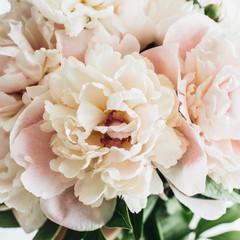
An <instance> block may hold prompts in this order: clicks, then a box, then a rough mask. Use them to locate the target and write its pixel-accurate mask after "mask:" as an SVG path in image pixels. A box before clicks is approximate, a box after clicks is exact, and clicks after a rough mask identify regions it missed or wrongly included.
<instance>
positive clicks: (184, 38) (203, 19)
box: [163, 13, 216, 59]
mask: <svg viewBox="0 0 240 240" xmlns="http://www.w3.org/2000/svg"><path fill="white" fill-rule="evenodd" d="M215 24H216V23H215V22H214V21H213V20H211V19H210V18H209V17H207V16H205V15H203V14H200V13H196V14H192V15H188V16H185V17H183V18H180V19H179V20H178V21H176V22H175V23H174V24H173V25H171V26H170V27H169V29H168V31H167V33H166V35H165V38H164V41H163V43H164V44H166V43H179V52H180V56H181V57H182V58H183V59H185V57H186V52H188V51H190V50H191V49H192V48H194V47H195V46H196V45H197V44H198V43H199V42H200V41H201V39H202V37H203V36H204V35H205V34H206V32H207V31H208V30H209V28H210V27H212V26H214V25H215Z"/></svg>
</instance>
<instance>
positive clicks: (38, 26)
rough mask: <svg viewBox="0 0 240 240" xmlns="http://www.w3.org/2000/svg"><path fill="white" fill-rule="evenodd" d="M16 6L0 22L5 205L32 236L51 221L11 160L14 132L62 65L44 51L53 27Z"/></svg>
mask: <svg viewBox="0 0 240 240" xmlns="http://www.w3.org/2000/svg"><path fill="white" fill-rule="evenodd" d="M11 5H12V6H11V11H10V12H8V13H6V14H4V15H2V16H1V18H0V24H1V29H0V142H1V151H0V152H1V153H0V202H1V203H4V204H5V205H6V206H7V207H8V208H12V209H13V213H14V215H15V217H16V219H17V220H18V222H19V224H20V225H21V226H22V227H23V228H24V230H25V231H26V232H31V231H33V230H35V229H37V228H39V227H40V226H41V225H42V224H43V223H44V221H45V220H46V217H45V216H44V214H43V212H42V211H41V209H40V203H39V198H36V197H35V196H34V195H32V194H31V193H30V192H28V191H27V190H26V189H25V188H24V186H23V184H22V182H21V179H20V177H21V174H22V172H23V171H24V169H23V168H22V167H21V166H19V165H18V164H17V163H16V162H15V161H14V160H13V159H12V157H11V153H10V149H9V132H10V131H11V130H12V128H13V126H14V125H15V122H16V120H17V118H18V117H19V115H20V114H21V112H22V111H23V110H24V108H25V107H26V105H28V104H29V103H30V102H31V100H32V99H33V98H34V97H35V96H36V95H38V94H39V92H43V91H45V90H46V89H47V85H46V84H40V82H41V79H42V77H43V76H44V75H45V74H47V73H48V72H50V71H51V70H53V69H55V68H56V67H57V66H58V65H59V54H58V53H57V51H56V50H46V49H45V48H47V49H49V48H52V47H53V43H52V42H51V38H52V36H53V24H51V23H48V22H46V21H45V20H44V18H43V17H42V16H41V15H40V13H39V12H38V11H37V9H35V8H32V7H31V5H30V4H29V3H27V2H18V1H11ZM38 84H40V85H42V86H37V85H38ZM44 85H46V86H44Z"/></svg>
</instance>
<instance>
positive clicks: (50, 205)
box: [41, 188, 116, 231]
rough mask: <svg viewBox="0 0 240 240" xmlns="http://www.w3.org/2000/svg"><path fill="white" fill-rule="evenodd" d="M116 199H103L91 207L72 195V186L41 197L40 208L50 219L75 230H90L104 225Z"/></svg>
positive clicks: (111, 213)
mask: <svg viewBox="0 0 240 240" xmlns="http://www.w3.org/2000/svg"><path fill="white" fill-rule="evenodd" d="M115 205H116V200H115V199H113V200H111V201H106V200H104V201H103V203H102V205H101V206H100V207H96V208H92V207H91V206H86V205H84V204H83V203H81V202H80V201H79V200H78V198H77V197H75V196H74V191H73V189H72V188H69V189H67V190H65V191H64V192H63V193H62V194H60V195H58V196H56V197H54V198H51V199H47V200H44V199H41V208H42V210H43V212H44V213H45V214H46V216H47V217H48V218H49V219H51V220H52V221H54V222H56V223H58V224H61V225H62V226H65V227H67V228H70V229H73V230H77V231H92V230H95V229H98V228H100V227H102V226H103V225H105V224H106V223H107V222H108V221H109V220H110V219H111V217H112V215H113V212H114V210H115Z"/></svg>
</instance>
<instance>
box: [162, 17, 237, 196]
mask: <svg viewBox="0 0 240 240" xmlns="http://www.w3.org/2000/svg"><path fill="white" fill-rule="evenodd" d="M201 18H202V19H201ZM201 18H200V17H199V16H195V17H194V18H183V19H181V20H179V21H178V22H177V23H176V24H174V25H172V26H171V27H170V28H169V31H168V32H167V34H166V38H165V43H169V42H177V43H179V47H180V55H181V60H182V62H183V65H182V66H183V67H182V72H183V76H184V78H183V80H181V81H179V82H178V92H179V98H180V101H181V102H182V106H181V112H182V114H183V115H184V116H185V118H186V119H187V120H188V122H189V123H190V124H191V125H192V127H193V128H194V129H195V130H196V131H198V132H199V135H200V136H201V141H202V145H203V146H204V149H205V152H206V154H207V159H208V175H209V176H210V177H211V178H212V179H213V180H214V181H215V182H217V183H221V184H222V185H223V187H224V188H226V189H228V190H229V191H230V192H231V191H232V190H233V189H234V188H239V187H240V157H239V153H240V147H239V144H240V142H239V141H240V116H239V109H238V103H239V100H240V99H239V96H240V57H239V56H240V35H239V33H238V30H236V29H235V27H232V26H231V25H229V26H228V28H227V29H226V28H223V27H220V26H216V25H215V24H214V23H211V22H210V20H208V19H207V17H206V19H203V17H201ZM208 22H209V23H208ZM193 23H194V24H193ZM195 26H198V27H197V28H196V27H195ZM193 28H194V29H195V30H194V31H192V29H193ZM179 29H184V33H186V34H187V36H188V39H194V44H193V43H192V42H189V41H185V39H183V38H182V37H181V36H179Z"/></svg>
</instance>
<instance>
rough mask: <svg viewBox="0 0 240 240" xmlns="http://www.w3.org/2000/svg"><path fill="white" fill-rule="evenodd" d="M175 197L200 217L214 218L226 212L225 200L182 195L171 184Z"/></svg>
mask: <svg viewBox="0 0 240 240" xmlns="http://www.w3.org/2000/svg"><path fill="white" fill-rule="evenodd" d="M171 188H172V190H173V192H174V195H175V196H176V198H177V199H178V200H179V201H180V202H181V203H183V204H184V205H185V206H187V207H188V208H190V210H191V211H192V212H193V213H195V214H196V215H198V216H200V217H201V218H204V219H207V220H215V219H218V218H219V217H221V216H222V215H223V214H225V213H226V208H227V205H226V202H225V201H221V200H205V199H197V198H192V197H188V196H186V195H184V194H183V193H181V192H179V191H178V190H177V189H176V188H175V187H173V186H172V185H171Z"/></svg>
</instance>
